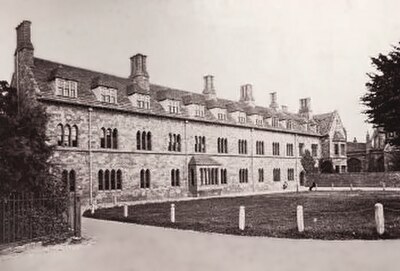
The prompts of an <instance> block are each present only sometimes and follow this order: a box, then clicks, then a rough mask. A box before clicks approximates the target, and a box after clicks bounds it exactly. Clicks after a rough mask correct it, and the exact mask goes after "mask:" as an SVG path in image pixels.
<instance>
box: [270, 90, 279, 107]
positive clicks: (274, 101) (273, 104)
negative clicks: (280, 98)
mask: <svg viewBox="0 0 400 271" xmlns="http://www.w3.org/2000/svg"><path fill="white" fill-rule="evenodd" d="M270 95H271V104H270V105H269V107H270V108H272V109H275V110H277V109H278V108H279V105H278V102H277V95H276V92H271V93H270Z"/></svg>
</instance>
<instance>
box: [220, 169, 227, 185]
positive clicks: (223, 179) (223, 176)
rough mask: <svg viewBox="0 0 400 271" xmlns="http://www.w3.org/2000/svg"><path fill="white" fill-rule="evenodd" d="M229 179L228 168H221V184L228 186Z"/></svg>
mask: <svg viewBox="0 0 400 271" xmlns="http://www.w3.org/2000/svg"><path fill="white" fill-rule="evenodd" d="M227 183H228V178H227V174H226V168H221V184H227Z"/></svg>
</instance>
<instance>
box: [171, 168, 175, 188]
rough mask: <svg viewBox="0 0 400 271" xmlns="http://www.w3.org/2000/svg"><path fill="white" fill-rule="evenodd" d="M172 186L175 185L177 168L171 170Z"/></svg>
mask: <svg viewBox="0 0 400 271" xmlns="http://www.w3.org/2000/svg"><path fill="white" fill-rule="evenodd" d="M171 186H175V169H172V170H171Z"/></svg>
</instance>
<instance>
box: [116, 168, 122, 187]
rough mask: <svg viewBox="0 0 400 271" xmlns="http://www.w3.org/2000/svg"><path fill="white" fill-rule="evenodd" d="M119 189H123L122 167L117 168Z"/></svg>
mask: <svg viewBox="0 0 400 271" xmlns="http://www.w3.org/2000/svg"><path fill="white" fill-rule="evenodd" d="M117 189H119V190H121V189H122V171H121V170H120V169H118V170H117Z"/></svg>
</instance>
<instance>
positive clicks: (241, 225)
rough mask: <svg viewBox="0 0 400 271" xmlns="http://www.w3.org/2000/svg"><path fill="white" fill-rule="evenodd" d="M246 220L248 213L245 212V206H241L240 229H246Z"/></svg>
mask: <svg viewBox="0 0 400 271" xmlns="http://www.w3.org/2000/svg"><path fill="white" fill-rule="evenodd" d="M245 221H246V214H245V209H244V206H240V208H239V229H240V230H242V231H243V230H244V228H245V226H246V225H245V223H246V222H245Z"/></svg>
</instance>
